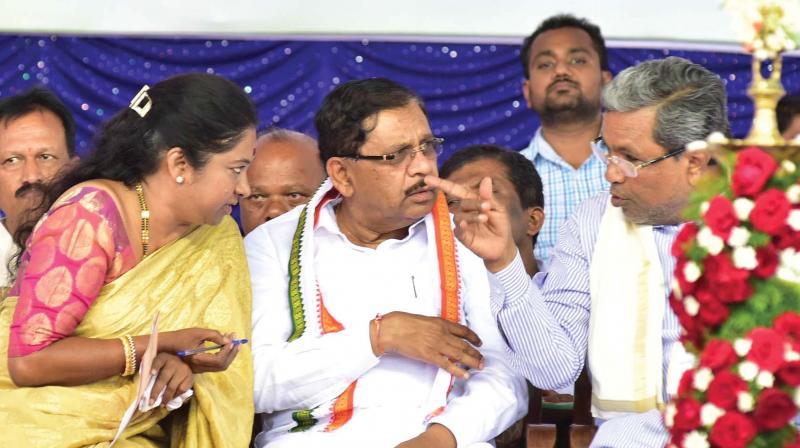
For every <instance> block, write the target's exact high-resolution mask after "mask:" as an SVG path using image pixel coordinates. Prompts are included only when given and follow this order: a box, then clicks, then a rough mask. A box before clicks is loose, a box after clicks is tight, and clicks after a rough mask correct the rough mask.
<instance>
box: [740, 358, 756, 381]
mask: <svg viewBox="0 0 800 448" xmlns="http://www.w3.org/2000/svg"><path fill="white" fill-rule="evenodd" d="M756 375H758V366H757V365H755V363H753V362H751V361H744V362H742V363H741V364H739V376H740V377H742V379H743V380H745V381H753V380H754V379H755V378H756Z"/></svg>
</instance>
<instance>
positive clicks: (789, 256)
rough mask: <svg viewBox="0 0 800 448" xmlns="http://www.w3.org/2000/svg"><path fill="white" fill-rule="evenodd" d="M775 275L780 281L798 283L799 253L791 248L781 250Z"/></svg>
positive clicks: (799, 280)
mask: <svg viewBox="0 0 800 448" xmlns="http://www.w3.org/2000/svg"><path fill="white" fill-rule="evenodd" d="M775 275H776V276H777V277H778V278H780V279H782V280H786V281H789V282H793V283H800V253H799V252H797V251H795V250H794V248H792V247H790V248H788V249H784V250H782V251H781V254H780V264H778V270H777V271H776V272H775Z"/></svg>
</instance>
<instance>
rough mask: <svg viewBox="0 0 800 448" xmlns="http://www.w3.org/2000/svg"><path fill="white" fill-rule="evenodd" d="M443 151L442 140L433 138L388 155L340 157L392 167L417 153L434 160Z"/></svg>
mask: <svg viewBox="0 0 800 448" xmlns="http://www.w3.org/2000/svg"><path fill="white" fill-rule="evenodd" d="M443 151H444V139H443V138H440V137H434V138H432V139H430V140H426V141H424V142H422V143H420V144H419V145H418V146H416V147H413V146H409V147H405V148H402V149H399V150H397V151H395V152H390V153H389V154H382V155H379V156H365V155H361V154H353V155H349V156H342V157H346V158H348V159H355V160H377V161H382V162H387V163H389V164H392V165H402V164H403V163H404V162H405V161H406V160H411V159H413V158H414V157H416V155H417V153H421V154H422V155H423V156H425V157H426V158H428V159H435V158H436V157H438V156H440V155H442V152H443Z"/></svg>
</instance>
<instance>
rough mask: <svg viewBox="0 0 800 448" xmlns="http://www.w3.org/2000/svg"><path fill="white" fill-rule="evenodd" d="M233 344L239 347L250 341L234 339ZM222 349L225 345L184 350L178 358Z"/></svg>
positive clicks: (179, 353)
mask: <svg viewBox="0 0 800 448" xmlns="http://www.w3.org/2000/svg"><path fill="white" fill-rule="evenodd" d="M231 342H232V343H233V345H239V344H247V342H248V341H247V339H234V340H233V341H231ZM222 347H224V346H223V345H212V346H210V347H200V348H195V349H192V350H182V351H180V352H178V356H180V357H181V358H183V357H184V356H192V355H196V354H198V353H203V352H210V351H211V350H219V349H221V348H222Z"/></svg>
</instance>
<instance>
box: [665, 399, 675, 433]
mask: <svg viewBox="0 0 800 448" xmlns="http://www.w3.org/2000/svg"><path fill="white" fill-rule="evenodd" d="M677 413H678V408H676V407H675V405H674V404H672V403H669V404H667V407H666V408H664V426H666V427H667V428H672V425H673V424H674V423H675V414H677Z"/></svg>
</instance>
